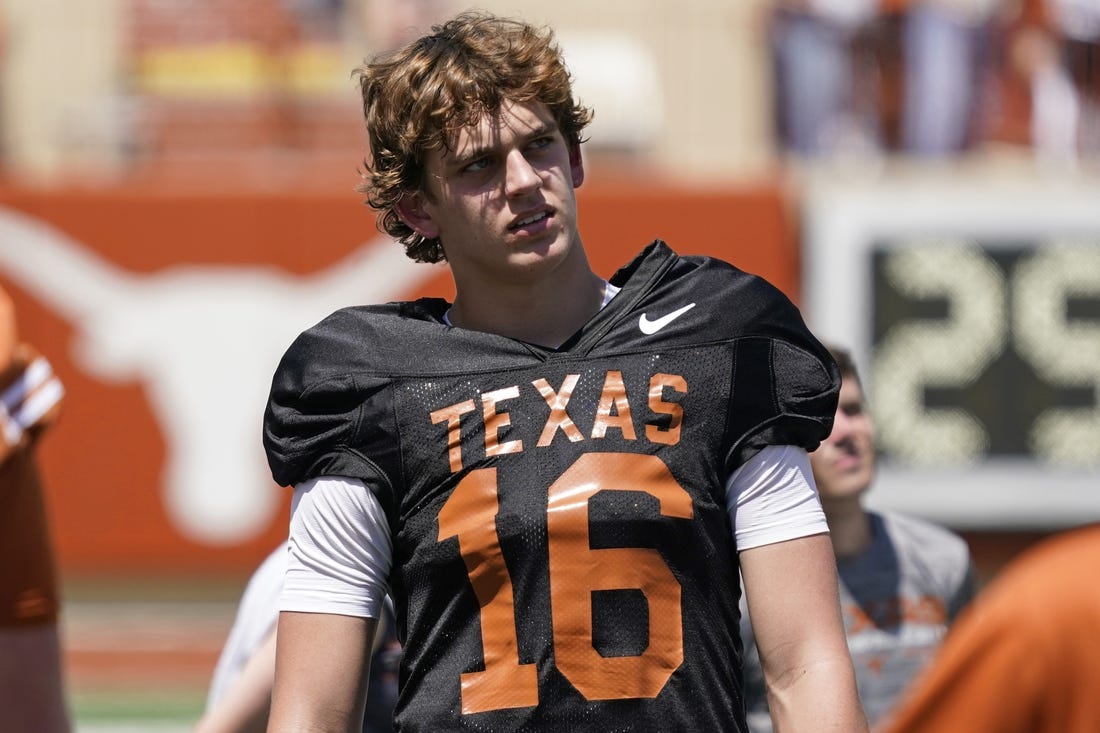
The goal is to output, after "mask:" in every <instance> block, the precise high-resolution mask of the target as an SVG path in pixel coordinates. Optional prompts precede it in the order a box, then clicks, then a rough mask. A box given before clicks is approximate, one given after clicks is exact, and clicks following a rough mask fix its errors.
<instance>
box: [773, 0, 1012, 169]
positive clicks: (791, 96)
mask: <svg viewBox="0 0 1100 733" xmlns="http://www.w3.org/2000/svg"><path fill="white" fill-rule="evenodd" d="M997 4H998V0H776V3H775V5H774V6H773V8H772V11H771V14H770V22H769V40H770V44H771V52H772V59H773V65H774V70H775V106H776V110H775V112H776V127H777V131H778V136H779V139H780V144H781V145H782V146H783V148H784V149H785V150H786V151H787V152H790V153H793V154H795V155H797V156H802V157H806V158H816V157H830V156H836V155H845V154H847V155H852V154H855V155H859V154H866V153H880V152H901V153H909V154H913V155H916V156H921V157H943V156H950V155H955V154H957V153H960V152H962V151H963V150H965V149H966V148H967V147H969V146H970V145H972V144H973V143H974V140H975V137H976V134H977V130H978V128H979V124H980V121H981V109H980V105H981V104H982V103H983V101H984V99H985V96H986V95H985V93H984V92H983V90H984V89H985V88H986V87H987V86H988V78H987V77H988V74H989V68H990V43H991V38H992V29H993V25H992V21H993V18H994V17H995V11H996V7H997Z"/></svg>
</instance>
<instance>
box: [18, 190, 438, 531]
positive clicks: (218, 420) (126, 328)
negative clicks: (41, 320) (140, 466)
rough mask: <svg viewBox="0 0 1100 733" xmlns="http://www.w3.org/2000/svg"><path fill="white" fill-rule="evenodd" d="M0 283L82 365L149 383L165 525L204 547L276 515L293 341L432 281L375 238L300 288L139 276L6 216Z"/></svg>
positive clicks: (221, 274)
mask: <svg viewBox="0 0 1100 733" xmlns="http://www.w3.org/2000/svg"><path fill="white" fill-rule="evenodd" d="M0 270H2V271H3V272H4V274H5V275H6V276H7V277H8V278H10V279H11V280H12V281H13V282H16V283H18V284H19V285H20V286H22V287H23V288H24V289H26V290H27V291H28V292H30V293H33V294H34V295H35V296H36V297H37V298H38V299H39V300H40V301H41V302H43V303H45V304H47V305H48V306H49V307H50V308H52V309H53V310H55V311H56V312H57V313H59V314H60V315H62V316H63V317H64V318H66V319H67V320H68V321H69V322H70V323H71V324H72V325H73V326H74V328H75V330H76V331H77V334H78V340H77V341H76V343H75V344H74V351H73V356H74V359H75V361H76V362H77V364H79V365H80V366H81V367H83V368H85V369H86V370H87V371H88V372H89V373H92V374H94V375H96V376H97V377H99V378H100V379H103V380H112V381H116V382H122V381H133V380H140V381H141V382H142V383H143V384H144V386H145V389H146V392H147V395H148V398H149V400H150V402H151V405H152V409H153V411H154V413H155V415H156V417H157V419H158V421H159V423H160V425H161V429H162V431H163V433H164V437H165V440H166V442H167V444H168V455H167V466H166V471H165V476H164V479H163V482H162V483H163V487H164V492H165V496H164V502H165V507H166V510H167V513H168V515H169V517H170V518H171V519H172V521H173V522H174V524H175V526H176V527H177V529H178V530H179V531H180V532H181V534H183V535H184V536H186V537H188V538H191V539H193V540H197V541H200V542H204V543H211V544H223V543H224V544H229V543H234V542H240V541H243V540H247V539H249V538H250V537H252V536H254V535H255V534H256V533H258V532H260V531H262V530H263V528H264V527H265V526H266V525H267V523H268V522H270V520H271V518H272V516H273V514H274V512H275V511H276V510H277V508H278V505H279V504H278V503H279V500H280V496H281V494H280V492H279V491H277V490H273V488H272V481H271V474H270V473H269V472H268V470H267V465H266V462H265V460H264V457H263V450H262V447H261V444H260V428H261V418H262V415H263V409H264V405H265V403H266V400H267V391H268V388H269V387H270V384H271V375H272V374H273V373H274V370H275V366H276V364H277V363H278V361H279V358H280V357H281V356H282V353H283V351H284V350H285V349H286V347H287V346H289V345H290V342H291V341H292V340H293V338H294V337H295V336H297V334H298V333H300V332H301V331H302V330H303V329H305V328H308V327H309V326H311V325H312V324H314V323H316V322H317V321H318V320H320V319H321V318H323V317H324V316H326V315H328V314H329V313H330V312H332V311H333V310H335V309H337V308H340V307H343V306H346V305H354V304H357V303H366V302H384V301H387V300H394V299H397V298H400V297H403V296H405V295H406V294H407V293H408V292H410V290H411V289H412V288H414V287H416V286H417V285H418V284H419V283H420V282H422V281H423V280H425V279H426V278H428V277H431V276H432V275H433V274H434V273H435V272H437V270H436V269H435V268H432V267H426V266H424V265H417V264H416V263H414V262H412V261H411V260H409V259H408V258H406V257H405V254H404V252H403V251H402V248H401V247H400V246H398V245H396V244H394V243H393V242H392V240H389V239H388V238H385V237H379V238H378V239H377V240H374V241H371V242H368V243H366V244H364V245H362V246H361V247H359V248H358V249H357V250H356V251H355V252H354V253H353V254H351V255H349V256H348V257H346V258H344V259H343V260H342V261H340V262H338V263H336V264H335V265H333V266H331V267H329V268H328V269H326V270H324V271H322V272H320V273H318V274H316V275H312V276H309V277H300V276H295V275H290V274H287V273H285V272H282V271H280V270H278V269H277V268H275V267H267V266H262V265H256V266H216V265H192V266H177V267H174V268H170V269H168V270H164V271H161V272H159V273H155V274H152V275H135V274H133V273H130V272H127V271H124V270H121V269H119V268H117V267H115V266H114V265H112V264H111V263H110V262H107V261H105V260H104V259H102V258H100V257H98V256H97V255H96V254H95V253H93V252H92V251H90V250H89V249H88V248H87V247H85V246H83V245H82V244H81V243H79V242H76V241H74V240H73V239H72V238H70V237H68V236H66V235H65V234H63V233H62V232H60V231H59V230H57V229H56V228H54V227H53V226H50V225H49V224H47V223H45V222H43V221H41V220H38V219H34V218H31V217H29V216H26V215H24V214H21V213H18V212H15V211H13V210H11V209H3V208H0Z"/></svg>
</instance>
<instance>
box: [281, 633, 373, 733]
mask: <svg viewBox="0 0 1100 733" xmlns="http://www.w3.org/2000/svg"><path fill="white" fill-rule="evenodd" d="M375 628H376V619H373V618H361V617H357V616H342V615H337V614H332V613H304V612H297V611H283V612H282V613H280V614H279V627H278V642H277V652H276V656H275V693H274V696H273V699H272V704H271V722H270V724H269V726H268V733H292V732H293V733H300V732H301V731H310V733H359V731H360V730H361V729H362V725H363V710H364V706H365V702H366V697H367V680H368V677H369V676H370V650H371V648H372V647H373V644H374V634H375Z"/></svg>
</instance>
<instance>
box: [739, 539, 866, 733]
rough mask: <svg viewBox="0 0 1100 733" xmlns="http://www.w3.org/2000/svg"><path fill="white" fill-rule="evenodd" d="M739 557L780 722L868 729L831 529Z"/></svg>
mask: <svg viewBox="0 0 1100 733" xmlns="http://www.w3.org/2000/svg"><path fill="white" fill-rule="evenodd" d="M740 558H741V573H742V578H743V579H744V583H745V598H746V602H747V603H748V606H749V613H750V615H751V616H752V620H753V629H754V631H755V634H756V645H757V648H758V649H759V650H760V661H761V664H762V666H763V669H764V678H765V681H766V683H767V686H768V705H769V707H770V709H771V714H772V720H773V721H774V723H775V729H776V730H777V731H799V732H800V731H814V733H825V732H826V731H828V732H836V733H840V732H843V733H856V732H861V733H862V732H864V731H866V730H867V720H866V717H865V716H864V714H863V709H862V707H861V705H860V702H859V696H858V693H857V691H856V682H855V672H854V671H853V669H852V660H851V656H850V654H849V652H848V646H847V643H846V641H845V637H844V626H843V622H842V621H841V616H840V601H839V597H838V591H837V587H838V582H837V575H836V560H835V558H834V556H833V548H832V544H831V543H830V541H829V536H828V535H827V534H817V535H811V536H808V537H802V538H799V539H794V540H788V541H786V542H775V543H772V544H767V545H761V546H759V547H753V548H751V549H748V550H744V551H743V552H741V556H740Z"/></svg>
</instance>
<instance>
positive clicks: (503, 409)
mask: <svg viewBox="0 0 1100 733" xmlns="http://www.w3.org/2000/svg"><path fill="white" fill-rule="evenodd" d="M580 379H581V375H580V374H567V375H566V376H565V378H564V379H563V380H562V382H561V384H560V385H558V386H557V387H556V388H555V386H554V385H552V384H551V383H550V382H549V381H548V380H546V379H544V378H541V377H540V378H538V379H535V380H534V381H532V382H531V383H530V386H528V385H526V384H524V385H512V386H510V387H504V388H502V389H495V390H492V391H489V392H482V393H481V394H480V395H479V396H478V397H476V398H472V399H468V400H463V401H461V402H456V403H455V404H453V405H447V406H446V407H441V408H439V409H437V410H433V411H432V412H431V413H430V418H431V421H432V423H434V424H437V425H438V424H442V425H445V426H446V439H447V460H448V463H449V465H450V469H451V472H452V473H453V472H457V471H460V470H461V469H462V465H463V463H462V461H463V450H462V439H461V436H462V429H461V428H462V421H463V419H475V420H476V419H478V418H479V417H480V419H481V422H482V426H483V427H484V431H483V434H484V441H485V445H484V448H485V455H486V456H500V455H505V454H507V453H522V452H523V451H524V450H526V449H527V448H529V447H532V446H531V444H530V440H529V441H527V442H525V441H524V440H523V439H522V438H512V439H510V440H503V439H502V435H503V434H505V433H506V432H507V428H508V426H510V425H511V424H512V418H511V415H510V414H509V408H510V404H509V403H510V402H512V401H514V400H517V399H519V398H520V397H521V396H523V393H524V392H526V391H528V390H530V389H532V388H534V390H535V391H536V392H537V393H538V395H539V396H540V397H541V398H542V401H543V402H545V404H546V407H547V408H549V414H548V415H547V416H546V420H545V422H544V424H543V427H542V431H541V433H540V434H539V436H538V439H537V440H534V447H538V448H545V447H546V446H548V445H550V444H551V443H552V442H553V441H554V440H555V439H556V438H558V435H559V433H560V434H561V436H562V438H563V439H565V440H568V441H570V442H572V443H576V442H579V441H582V440H586V439H588V440H599V439H601V438H605V437H607V435H608V432H609V431H617V433H618V434H619V435H620V436H621V437H622V438H623V439H624V440H638V439H639V438H638V433H637V427H636V425H635V423H634V416H635V409H634V408H635V405H636V404H637V402H638V401H639V400H643V401H644V403H645V405H646V407H648V409H649V412H650V413H652V415H651V416H650V417H649V418H648V419H645V420H644V422H645V432H644V433H643V436H644V438H645V439H646V440H648V441H650V442H652V443H659V444H661V445H676V443H678V442H679V441H680V428H681V426H682V425H683V421H684V410H683V407H682V406H681V405H680V404H679V403H677V402H669V401H667V400H666V399H665V396H666V391H665V390H666V389H667V390H671V391H673V392H679V393H680V394H687V390H688V385H687V380H686V379H684V378H683V377H682V376H680V375H678V374H664V373H658V374H654V375H653V376H651V377H650V379H649V389H648V391H647V393H646V394H645V395H630V394H628V393H627V389H626V384H625V382H624V380H623V375H622V372H620V371H616V370H609V371H607V372H606V373H605V374H604V379H603V385H602V387H601V389H600V393H599V400H598V401H597V402H596V409H595V412H594V414H592V415H590V416H585V417H586V418H587V417H590V418H591V425H592V427H591V430H590V431H589V432H588V434H587V435H586V434H585V433H583V432H582V431H581V429H580V428H579V427H577V423H576V422H575V421H574V417H576V415H570V413H569V400H570V399H571V398H572V397H573V394H574V392H575V391H576V389H577V386H578V383H579V382H580ZM512 404H514V403H512ZM583 424H587V422H585V423H583ZM531 439H532V440H533V439H534V436H533V435H532V436H531Z"/></svg>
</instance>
